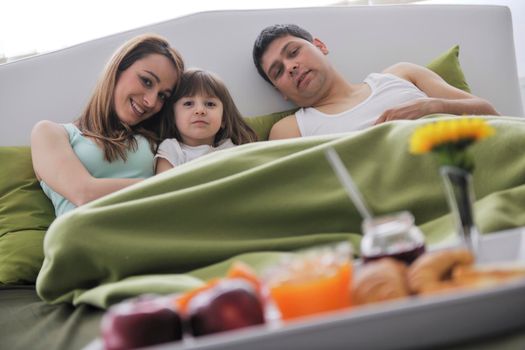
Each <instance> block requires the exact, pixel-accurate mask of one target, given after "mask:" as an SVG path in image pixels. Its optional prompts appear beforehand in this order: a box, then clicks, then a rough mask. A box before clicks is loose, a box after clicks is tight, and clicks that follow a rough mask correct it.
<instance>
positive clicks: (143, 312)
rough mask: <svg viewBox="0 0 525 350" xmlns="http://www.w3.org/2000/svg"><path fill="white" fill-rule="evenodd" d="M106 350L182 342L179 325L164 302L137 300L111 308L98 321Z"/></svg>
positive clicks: (149, 299)
mask: <svg viewBox="0 0 525 350" xmlns="http://www.w3.org/2000/svg"><path fill="white" fill-rule="evenodd" d="M101 328H102V338H103V341H104V347H105V348H106V350H121V349H133V348H139V347H144V346H149V345H154V344H159V343H164V342H169V341H176V340H181V339H182V321H181V317H180V315H179V314H178V312H177V310H175V309H174V307H173V306H172V305H170V303H169V302H168V301H167V299H165V298H161V297H140V298H136V299H130V300H127V301H123V302H121V303H119V304H116V305H114V306H112V307H111V308H110V309H109V310H108V311H107V312H106V313H105V314H104V316H103V318H102V324H101Z"/></svg>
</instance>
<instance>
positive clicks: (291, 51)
mask: <svg viewBox="0 0 525 350" xmlns="http://www.w3.org/2000/svg"><path fill="white" fill-rule="evenodd" d="M298 52H299V48H294V49H292V50H290V54H289V55H290V57H294V56H296V55H297V53H298Z"/></svg>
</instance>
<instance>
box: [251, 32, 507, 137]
mask: <svg viewBox="0 0 525 350" xmlns="http://www.w3.org/2000/svg"><path fill="white" fill-rule="evenodd" d="M327 55H328V48H327V47H326V45H325V44H324V43H323V42H322V41H321V40H319V39H317V38H313V37H312V35H311V34H310V33H309V32H308V31H306V30H305V29H303V28H301V27H299V26H297V25H294V24H286V25H280V24H278V25H273V26H270V27H267V28H265V29H264V30H263V31H262V32H261V33H260V34H259V36H258V37H257V39H256V40H255V43H254V47H253V59H254V63H255V66H256V67H257V70H258V72H259V74H260V75H261V76H262V77H263V78H264V79H265V80H266V81H268V82H269V83H270V84H272V85H273V86H275V88H277V90H279V91H280V93H281V94H282V95H283V96H284V98H285V99H287V100H291V101H292V102H294V103H295V104H296V105H297V106H299V107H302V108H300V109H299V110H298V111H297V112H296V113H295V114H293V115H289V116H287V117H285V118H283V119H281V120H280V121H278V122H277V123H275V125H274V126H273V127H272V130H271V132H270V137H269V138H270V139H271V140H275V139H283V138H292V137H300V136H311V135H322V134H331V133H337V132H344V131H351V130H360V129H364V128H366V127H369V126H372V125H374V124H380V123H383V122H386V121H391V120H396V119H418V118H421V117H422V116H425V115H428V114H432V113H448V114H457V115H461V114H475V115H497V114H498V113H497V112H496V110H495V109H494V107H493V106H492V105H491V104H490V103H489V102H488V101H486V100H484V99H482V98H479V97H477V96H474V95H471V94H469V93H467V92H465V91H462V90H460V89H457V88H455V87H453V86H451V85H449V84H447V83H446V82H445V81H444V80H443V79H442V78H441V77H440V76H439V75H437V74H436V73H434V72H432V71H431V70H429V69H427V68H425V67H422V66H418V65H415V64H412V63H398V64H395V65H393V66H391V67H388V68H387V69H385V70H384V71H383V72H382V73H381V74H378V73H372V74H370V75H369V76H368V77H367V78H366V79H365V81H364V82H363V83H358V84H353V83H350V82H348V81H346V80H345V78H343V76H342V75H341V74H340V73H339V72H338V71H337V70H336V69H335V68H334V66H333V65H332V64H331V62H330V61H329V60H328V58H327Z"/></svg>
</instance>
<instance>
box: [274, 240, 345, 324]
mask: <svg viewBox="0 0 525 350" xmlns="http://www.w3.org/2000/svg"><path fill="white" fill-rule="evenodd" d="M340 247H341V246H340V245H339V246H338V248H337V249H336V250H330V249H328V250H327V249H326V247H325V248H324V249H320V250H317V251H315V250H309V251H308V254H306V255H302V256H301V255H300V256H298V257H295V258H294V259H293V260H291V261H290V260H289V261H288V262H286V263H283V264H281V265H280V266H277V267H276V268H274V270H273V274H272V275H271V276H270V277H269V278H268V279H267V281H268V284H267V286H268V290H269V293H270V296H271V298H272V300H273V301H274V303H275V304H276V306H277V308H278V309H279V311H280V313H281V318H282V319H283V320H289V319H293V318H297V317H301V316H307V315H313V314H318V313H323V312H327V311H333V310H339V309H344V308H347V307H350V306H351V304H352V300H351V292H350V291H351V281H352V264H351V262H350V259H349V255H350V254H347V253H345V254H343V256H341V249H339V248H340Z"/></svg>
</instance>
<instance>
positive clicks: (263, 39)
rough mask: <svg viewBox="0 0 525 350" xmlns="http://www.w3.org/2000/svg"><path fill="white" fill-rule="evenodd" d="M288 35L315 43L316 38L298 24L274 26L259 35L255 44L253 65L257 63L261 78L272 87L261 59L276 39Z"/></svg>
mask: <svg viewBox="0 0 525 350" xmlns="http://www.w3.org/2000/svg"><path fill="white" fill-rule="evenodd" d="M286 35H291V36H295V37H298V38H301V39H304V40H307V41H309V42H313V41H314V38H313V37H312V34H310V32H308V31H307V30H305V29H303V28H301V27H299V26H298V25H296V24H274V25H272V26H269V27H266V28H264V29H263V30H262V31H261V32H260V33H259V35H258V36H257V39H255V43H254V44H253V51H252V55H253V63H255V67H256V68H257V71H258V72H259V74H260V75H261V77H263V78H264V80H266V81H267V82H269V83H270V84H272V85H273V83H272V82H271V81H270V78H268V76H267V75H266V73H265V72H264V70H263V68H262V65H261V58H262V55H264V53H265V52H266V50H267V49H268V46H270V44H271V43H272V42H273V41H274V40H275V39H278V38H282V37H283V36H286Z"/></svg>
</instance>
